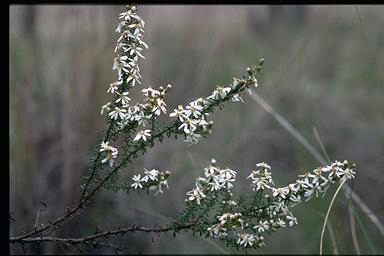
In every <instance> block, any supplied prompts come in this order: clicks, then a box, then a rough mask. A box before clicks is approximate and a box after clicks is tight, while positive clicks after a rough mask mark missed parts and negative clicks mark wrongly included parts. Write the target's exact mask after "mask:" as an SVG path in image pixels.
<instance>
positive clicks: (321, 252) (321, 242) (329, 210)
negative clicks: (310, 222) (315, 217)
mask: <svg viewBox="0 0 384 256" xmlns="http://www.w3.org/2000/svg"><path fill="white" fill-rule="evenodd" d="M346 181H347V180H346V179H345V180H343V182H341V184H340V186H339V187H338V188H337V190H336V192H335V194H334V195H333V198H332V201H331V203H330V204H329V207H328V211H327V215H326V216H325V220H324V224H323V229H322V230H321V236H320V255H322V254H323V238H324V231H325V226H326V225H327V221H328V217H329V213H330V212H331V208H332V205H333V203H334V202H335V198H336V196H337V194H338V193H339V191H340V189H341V187H342V186H343V184H344V183H345V182H346Z"/></svg>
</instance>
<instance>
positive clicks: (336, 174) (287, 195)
mask: <svg viewBox="0 0 384 256" xmlns="http://www.w3.org/2000/svg"><path fill="white" fill-rule="evenodd" d="M256 166H257V167H258V168H259V169H258V170H256V171H252V173H251V175H249V176H248V178H251V179H252V187H253V189H254V190H256V191H258V190H264V189H266V188H268V189H270V190H271V192H272V197H275V198H278V199H279V200H280V201H291V202H293V203H300V202H301V200H302V197H304V198H306V201H308V200H310V199H311V198H312V197H313V196H314V195H316V197H318V195H319V193H325V191H326V190H327V189H328V187H329V185H330V184H333V183H335V182H337V181H340V180H343V179H350V178H354V175H355V171H354V170H353V169H352V168H350V167H349V164H348V162H347V161H344V162H339V161H335V162H334V163H332V164H331V165H329V166H325V167H319V168H317V169H315V170H313V171H312V173H305V174H303V175H299V176H298V177H299V179H297V180H296V182H295V183H291V184H289V185H288V186H285V187H282V188H274V187H272V186H271V184H273V181H272V177H271V173H270V172H269V171H270V170H271V167H270V166H268V165H267V164H265V163H261V164H257V165H256Z"/></svg>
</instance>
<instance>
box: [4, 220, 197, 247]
mask: <svg viewBox="0 0 384 256" xmlns="http://www.w3.org/2000/svg"><path fill="white" fill-rule="evenodd" d="M196 223H197V222H193V223H190V224H186V225H183V226H179V227H171V226H169V227H158V228H148V227H141V226H135V225H134V226H132V227H125V228H118V229H114V230H107V231H103V232H98V233H96V234H93V235H88V236H84V237H81V238H59V237H52V236H50V237H47V236H45V237H32V238H22V239H17V238H11V239H10V242H11V243H16V242H18V243H21V244H27V243H35V242H58V243H66V244H72V245H73V244H89V243H91V242H93V241H95V240H96V239H98V238H107V237H109V236H116V235H124V234H126V233H128V232H136V231H141V232H146V233H163V232H168V231H179V230H184V229H189V228H191V227H193V226H194V225H196Z"/></svg>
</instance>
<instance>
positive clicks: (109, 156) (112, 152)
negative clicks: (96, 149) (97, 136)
mask: <svg viewBox="0 0 384 256" xmlns="http://www.w3.org/2000/svg"><path fill="white" fill-rule="evenodd" d="M108 144H109V141H107V142H104V141H103V142H101V144H100V146H101V149H100V152H103V151H105V153H106V155H105V158H104V159H103V160H101V162H102V163H105V162H107V161H109V165H110V166H111V167H112V166H113V163H114V161H115V160H114V159H115V158H116V157H117V153H118V150H117V149H116V148H114V147H112V146H110V145H108Z"/></svg>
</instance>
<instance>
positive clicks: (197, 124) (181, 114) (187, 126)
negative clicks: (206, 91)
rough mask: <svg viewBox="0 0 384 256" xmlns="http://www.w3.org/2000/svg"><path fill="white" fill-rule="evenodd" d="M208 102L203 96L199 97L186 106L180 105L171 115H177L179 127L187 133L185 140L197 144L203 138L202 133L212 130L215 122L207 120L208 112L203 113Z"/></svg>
mask: <svg viewBox="0 0 384 256" xmlns="http://www.w3.org/2000/svg"><path fill="white" fill-rule="evenodd" d="M207 104H208V102H207V101H206V100H203V98H199V99H197V100H195V101H192V102H191V103H189V105H188V106H187V107H186V108H184V107H183V106H182V105H179V106H178V107H177V109H175V110H174V111H173V112H172V113H171V114H170V115H169V116H170V117H176V118H177V119H178V120H179V121H180V122H181V125H180V126H179V127H178V128H179V129H180V130H181V131H183V133H184V134H185V141H186V142H188V143H190V145H192V144H196V143H197V142H199V140H200V139H201V138H202V134H206V133H209V132H210V131H211V128H212V125H213V122H212V121H210V122H207V120H206V119H207V117H208V113H205V114H203V113H202V110H203V108H204V107H205V106H206V105H207Z"/></svg>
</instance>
